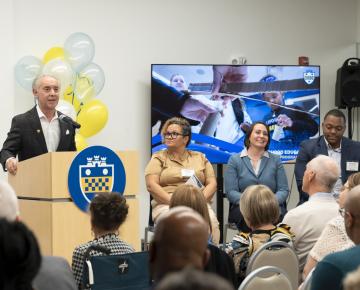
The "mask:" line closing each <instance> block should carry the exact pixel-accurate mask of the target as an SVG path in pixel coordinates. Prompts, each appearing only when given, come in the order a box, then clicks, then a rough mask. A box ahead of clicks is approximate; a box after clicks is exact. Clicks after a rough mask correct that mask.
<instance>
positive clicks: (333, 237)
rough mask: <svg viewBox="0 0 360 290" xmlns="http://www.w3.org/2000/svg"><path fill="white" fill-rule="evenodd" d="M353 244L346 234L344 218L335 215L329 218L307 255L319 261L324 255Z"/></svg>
mask: <svg viewBox="0 0 360 290" xmlns="http://www.w3.org/2000/svg"><path fill="white" fill-rule="evenodd" d="M353 246H354V243H353V242H352V241H351V240H350V238H349V237H348V235H347V234H346V230H345V224H344V218H343V217H342V216H340V215H339V216H337V217H335V218H333V219H332V220H330V221H329V222H328V223H327V224H326V226H325V228H324V230H323V231H322V233H321V235H320V237H319V239H318V240H317V241H316V243H315V245H314V247H313V248H312V250H311V251H310V253H309V255H310V256H311V257H312V258H313V259H315V260H316V261H318V262H319V261H321V260H322V259H323V258H324V257H325V256H326V255H328V254H330V253H335V252H338V251H342V250H346V249H348V248H351V247H353Z"/></svg>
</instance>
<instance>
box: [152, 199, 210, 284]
mask: <svg viewBox="0 0 360 290" xmlns="http://www.w3.org/2000/svg"><path fill="white" fill-rule="evenodd" d="M208 237H209V226H208V224H207V223H206V222H205V220H204V219H203V218H202V217H201V216H200V214H198V213H197V212H196V211H194V210H193V209H190V208H188V207H184V206H177V207H174V208H171V209H170V210H169V211H168V212H167V213H165V214H164V215H162V216H161V217H160V218H159V221H158V223H157V225H156V227H155V233H154V237H153V240H152V241H151V243H150V250H149V256H150V257H149V262H150V272H151V276H152V278H153V280H154V281H155V283H159V281H160V280H161V279H162V278H163V277H164V276H165V275H166V274H168V273H170V272H176V271H180V270H182V269H183V268H185V267H186V266H189V265H191V266H193V267H194V268H196V269H198V270H203V269H204V267H205V265H206V264H207V262H208V260H209V255H210V253H209V250H208V248H207V241H208Z"/></svg>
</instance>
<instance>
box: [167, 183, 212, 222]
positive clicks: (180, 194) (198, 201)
mask: <svg viewBox="0 0 360 290" xmlns="http://www.w3.org/2000/svg"><path fill="white" fill-rule="evenodd" d="M176 206H187V207H190V208H192V209H193V210H195V211H196V212H198V213H199V214H200V215H201V216H202V217H203V218H204V220H205V221H206V222H207V223H208V224H209V227H210V228H211V221H210V216H209V210H208V207H207V202H206V199H205V196H204V194H203V193H202V192H201V191H200V189H199V188H197V187H195V186H193V185H189V184H183V185H181V186H179V187H178V188H177V189H176V190H175V191H174V193H173V194H172V196H171V200H170V208H173V207H176Z"/></svg>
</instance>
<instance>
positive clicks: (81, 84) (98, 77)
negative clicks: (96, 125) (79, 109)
mask: <svg viewBox="0 0 360 290" xmlns="http://www.w3.org/2000/svg"><path fill="white" fill-rule="evenodd" d="M104 83H105V74H104V71H103V70H102V68H101V67H100V66H99V65H97V64H96V63H90V64H89V65H87V66H86V67H85V68H84V69H83V70H81V72H79V75H78V78H77V81H76V87H75V94H76V96H77V97H78V98H79V100H81V101H83V102H85V101H87V100H89V99H91V98H93V97H95V96H97V95H98V94H99V93H100V91H101V90H102V88H103V87H104Z"/></svg>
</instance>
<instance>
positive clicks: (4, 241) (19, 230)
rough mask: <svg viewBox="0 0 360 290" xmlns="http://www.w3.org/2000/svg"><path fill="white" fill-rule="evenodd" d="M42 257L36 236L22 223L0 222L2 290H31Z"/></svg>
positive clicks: (0, 278) (2, 220)
mask: <svg viewBox="0 0 360 290" xmlns="http://www.w3.org/2000/svg"><path fill="white" fill-rule="evenodd" d="M40 264H41V255H40V249H39V245H38V243H37V240H36V238H35V236H34V234H33V233H32V232H31V231H30V230H29V229H28V228H27V227H26V226H25V225H24V224H23V223H21V222H18V221H15V222H9V221H7V220H6V219H1V220H0V269H1V271H0V289H3V290H30V289H32V285H31V283H32V280H33V279H34V277H35V276H36V274H37V273H38V271H39V268H40Z"/></svg>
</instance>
